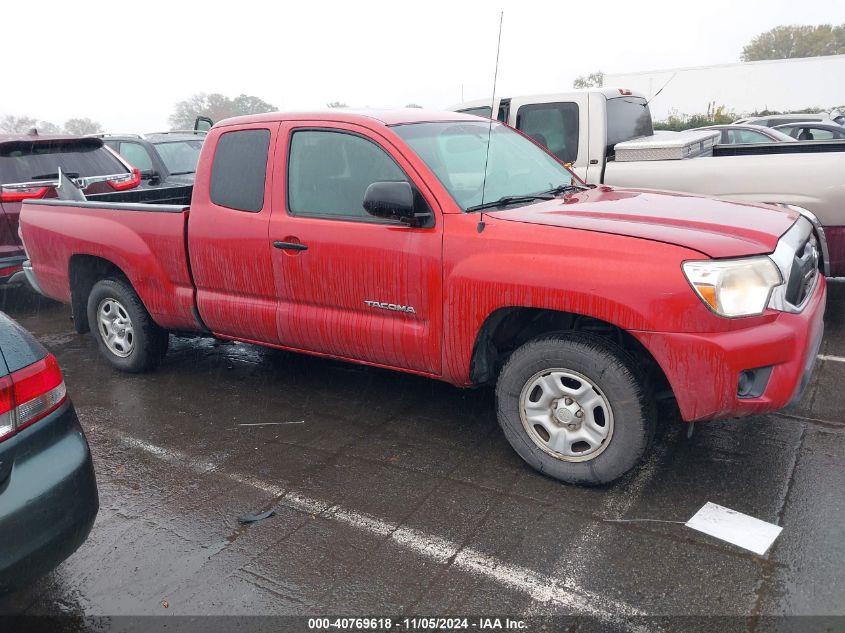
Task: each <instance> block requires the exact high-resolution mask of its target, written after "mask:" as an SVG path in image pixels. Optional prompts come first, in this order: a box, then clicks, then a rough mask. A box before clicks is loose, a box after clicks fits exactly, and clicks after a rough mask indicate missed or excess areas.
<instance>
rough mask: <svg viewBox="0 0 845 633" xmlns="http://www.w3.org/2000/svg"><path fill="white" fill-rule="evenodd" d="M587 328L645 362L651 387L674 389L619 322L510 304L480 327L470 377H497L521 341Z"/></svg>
mask: <svg viewBox="0 0 845 633" xmlns="http://www.w3.org/2000/svg"><path fill="white" fill-rule="evenodd" d="M569 331H577V332H585V333H591V334H594V335H596V336H601V337H602V338H605V339H609V340H611V341H612V342H614V343H615V344H616V345H618V346H619V347H621V348H622V349H624V350H626V351H627V352H628V353H629V354H631V356H633V357H634V359H635V360H636V361H637V362H638V363H640V364H642V365H644V369H645V370H646V371H645V372H644V374H645V375H647V377H648V380H649V382H650V383H651V386H652V388H654V389H655V390H656V391H658V392H662V391H665V390H667V389H671V387H670V385H669V381H668V380H667V378H666V375H665V374H664V372H663V369H662V368H661V367H660V365H659V364H658V362H657V360H656V359H655V358H654V356H652V354H651V353H650V352H649V351H648V349H646V347H645V346H644V345H643V344H642V343H640V342H639V341H638V340H637V339H636V338H635V337H634V336H633V335H631V334H630V333H629V332H627V331H626V330H624V329H622V328H620V327H619V326H617V325H615V324H613V323H610V322H608V321H604V320H602V319H598V318H595V317H590V316H586V315H583V314H578V313H574V312H565V311H560V310H552V309H547V308H528V307H522V306H508V307H502V308H498V309H496V310H494V311H493V312H492V313H490V314H489V315H488V316H487V318H486V319H485V320H484V323H483V324H482V325H481V328H480V329H479V330H478V333H477V335H476V338H475V342H474V345H473V349H472V356H471V359H470V367H469V377H470V380H471V381H472V382H473V383H475V384H487V383H490V382H492V381H494V380H495V379H496V376H498V373H499V370H500V369H501V367H502V365H504V363H505V361H506V360H507V359H508V357H509V356H510V354H511V353H512V352H513V351H514V350H516V349H517V348H518V347H520V346H521V345H523V344H525V343H527V342H528V341H530V340H533V339H535V338H538V337H540V336H544V335H548V334H551V333H556V332H569Z"/></svg>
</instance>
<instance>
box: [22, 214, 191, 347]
mask: <svg viewBox="0 0 845 633" xmlns="http://www.w3.org/2000/svg"><path fill="white" fill-rule="evenodd" d="M189 209H190V207H189V206H188V205H167V204H140V203H132V202H125V203H112V202H92V201H86V202H77V201H64V200H28V201H26V202H25V203H24V205H23V209H22V211H21V213H22V215H24V216H25V218H26V221H25V222H22V223H21V227H22V237H23V241H24V245H25V247H26V248H27V255H28V257H29V258H30V260H31V261H32V265H33V270H34V272H35V274H36V277H37V279H38V282H39V285H40V286H41V291H42V292H43V293H44V294H46V295H47V296H49V297H52V298H53V299H56V300H58V301H64V302H70V301H71V299H72V298H71V297H70V296H69V295H70V290H69V288H70V287H71V285H72V284H71V283H70V279H71V276H72V275H73V274H74V271H73V269H74V265H75V262H79V261H80V258H95V259H100V260H102V262H103V265H104V266H106V265H107V264H106V262H111V263H112V265H113V266H116V268H117V270H115V271H113V272H114V273H115V274H117V275H121V274H122V275H123V276H125V277H126V278H128V279H129V281H130V282H131V283H132V285H133V287H134V288H135V289H136V291H137V292H138V295H139V296H140V297H141V299H142V300H143V302H144V305H145V306H146V307H147V310H148V311H149V313H150V315H151V316H152V317H153V320H155V321H156V323H158V324H159V325H160V326H162V327H165V328H168V329H172V330H187V331H193V330H197V329H200V326H199V324H198V322H197V319H196V318H195V317H194V287H193V283H192V278H191V271H190V264H189V262H188V253H187V247H186V244H187V242H186V230H187V225H188V213H189ZM89 261H90V260H89ZM68 262H70V264H69V265H68Z"/></svg>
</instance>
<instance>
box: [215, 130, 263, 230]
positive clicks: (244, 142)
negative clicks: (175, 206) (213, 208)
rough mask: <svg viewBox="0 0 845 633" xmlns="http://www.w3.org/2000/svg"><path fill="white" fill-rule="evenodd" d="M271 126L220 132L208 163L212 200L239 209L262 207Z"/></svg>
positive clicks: (249, 209)
mask: <svg viewBox="0 0 845 633" xmlns="http://www.w3.org/2000/svg"><path fill="white" fill-rule="evenodd" d="M269 148H270V130H238V131H236V132H226V133H225V134H223V135H221V136H220V140H219V141H218V143H217V149H216V151H215V152H214V164H213V165H212V167H211V201H212V202H213V203H214V204H218V205H220V206H221V207H229V208H230V209H237V210H238V211H251V212H253V213H255V212H258V211H261V209H262V208H263V207H264V179H265V176H266V174H267V150H268V149H269Z"/></svg>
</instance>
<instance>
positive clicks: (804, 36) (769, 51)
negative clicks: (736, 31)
mask: <svg viewBox="0 0 845 633" xmlns="http://www.w3.org/2000/svg"><path fill="white" fill-rule="evenodd" d="M842 53H845V24H840V25H839V26H832V25H830V24H820V25H818V26H798V25H795V26H778V27H775V28H773V29H772V30H771V31H766V32H765V33H761V34H760V35H758V36H757V37H755V38H754V39H753V40H751V42H750V43H749V44H748V45H747V46H746V47H745V48H743V49H742V55H741V57H740V59H742V61H744V62H753V61H758V60H761V59H789V58H792V57H820V56H822V55H839V54H842Z"/></svg>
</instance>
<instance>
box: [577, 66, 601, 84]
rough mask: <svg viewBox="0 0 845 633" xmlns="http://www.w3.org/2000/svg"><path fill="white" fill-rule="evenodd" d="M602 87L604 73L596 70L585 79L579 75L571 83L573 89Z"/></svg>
mask: <svg viewBox="0 0 845 633" xmlns="http://www.w3.org/2000/svg"><path fill="white" fill-rule="evenodd" d="M603 85H604V73H603V72H602V71H600V70H597V71H596V72H594V73H590V74H589V75H587V76H586V77H585V76H584V75H580V76H579V77H577V78H576V79H575V81H573V82H572V87H573V88H601V87H602V86H603Z"/></svg>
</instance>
